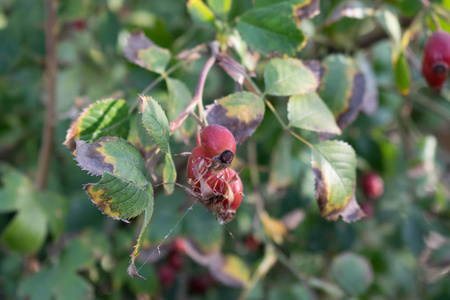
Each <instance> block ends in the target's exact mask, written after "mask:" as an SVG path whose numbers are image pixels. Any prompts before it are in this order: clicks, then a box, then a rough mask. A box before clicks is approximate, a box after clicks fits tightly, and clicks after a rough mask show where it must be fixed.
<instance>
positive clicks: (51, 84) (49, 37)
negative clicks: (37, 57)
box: [36, 0, 58, 191]
mask: <svg viewBox="0 0 450 300" xmlns="http://www.w3.org/2000/svg"><path fill="white" fill-rule="evenodd" d="M45 10H46V13H47V22H46V24H45V48H46V57H45V74H46V79H47V80H46V89H47V95H48V99H47V103H46V112H45V123H44V128H43V130H42V143H41V149H40V153H39V161H38V172H37V182H36V186H37V188H38V189H39V190H41V191H42V190H44V189H45V188H46V186H47V178H48V171H49V166H50V157H51V153H52V148H53V139H54V133H55V121H56V116H55V114H56V109H55V106H56V75H57V73H58V60H57V56H56V42H57V41H56V40H57V27H56V25H57V24H56V0H46V1H45Z"/></svg>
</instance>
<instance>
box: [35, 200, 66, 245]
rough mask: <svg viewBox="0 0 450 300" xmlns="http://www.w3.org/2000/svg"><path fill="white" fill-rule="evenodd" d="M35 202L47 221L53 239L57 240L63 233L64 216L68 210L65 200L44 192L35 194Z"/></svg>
mask: <svg viewBox="0 0 450 300" xmlns="http://www.w3.org/2000/svg"><path fill="white" fill-rule="evenodd" d="M37 201H38V202H39V205H40V206H41V210H42V212H43V213H44V215H45V218H46V219H47V222H48V225H49V227H50V230H51V232H52V235H53V238H54V239H55V240H56V239H58V237H59V236H60V235H61V234H62V233H63V231H64V215H65V214H66V212H67V208H68V202H67V199H66V198H64V197H63V196H62V195H60V194H56V193H54V192H50V191H44V192H42V193H39V194H37Z"/></svg>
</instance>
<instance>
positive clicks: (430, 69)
mask: <svg viewBox="0 0 450 300" xmlns="http://www.w3.org/2000/svg"><path fill="white" fill-rule="evenodd" d="M449 67H450V34H449V33H447V32H445V31H442V30H438V31H436V32H435V33H433V34H432V35H431V36H430V37H429V39H428V40H427V43H426V44H425V49H424V53H423V60H422V74H423V77H424V78H425V79H426V81H427V82H428V85H429V86H430V87H431V88H433V89H435V90H440V89H442V86H443V85H444V82H445V80H446V79H447V76H448V72H449Z"/></svg>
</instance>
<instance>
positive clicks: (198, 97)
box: [170, 52, 216, 132]
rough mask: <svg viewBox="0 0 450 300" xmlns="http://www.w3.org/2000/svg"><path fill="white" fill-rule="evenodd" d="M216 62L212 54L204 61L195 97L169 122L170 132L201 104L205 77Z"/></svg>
mask: <svg viewBox="0 0 450 300" xmlns="http://www.w3.org/2000/svg"><path fill="white" fill-rule="evenodd" d="M215 62H216V55H215V54H214V52H213V55H212V56H211V57H210V58H209V59H208V60H207V61H206V63H205V65H204V66H203V70H202V72H201V73H200V78H199V79H198V83H197V90H196V91H195V95H194V97H193V98H192V100H191V102H190V103H189V105H188V106H187V107H186V108H185V109H184V110H183V112H182V113H181V114H180V115H179V116H178V117H177V118H176V120H174V121H172V122H170V131H171V132H174V131H175V130H176V129H177V128H178V127H180V126H181V124H183V122H184V120H186V118H187V117H188V115H189V114H190V113H191V112H193V111H194V109H195V106H196V105H197V104H199V103H202V99H203V88H204V87H205V81H206V77H207V76H208V73H209V71H210V70H211V68H212V66H213V65H214V63H215Z"/></svg>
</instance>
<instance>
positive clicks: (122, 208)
mask: <svg viewBox="0 0 450 300" xmlns="http://www.w3.org/2000/svg"><path fill="white" fill-rule="evenodd" d="M84 189H85V190H86V192H87V193H88V194H89V197H90V198H91V200H92V202H93V204H94V205H95V206H97V207H98V208H99V209H100V210H101V211H102V212H103V213H105V214H107V215H108V216H110V217H112V218H114V219H117V220H123V221H126V219H130V218H133V217H136V216H137V215H139V214H141V212H142V211H143V210H144V209H145V207H147V205H148V203H149V202H151V201H152V199H153V188H152V185H151V184H150V183H148V184H147V185H146V186H137V185H136V184H134V183H133V182H130V181H128V180H126V179H123V178H121V177H118V176H116V175H114V174H111V173H110V172H108V171H105V172H104V173H103V178H102V179H101V180H100V181H99V182H98V183H96V184H92V183H88V184H85V185H84Z"/></svg>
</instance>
